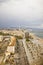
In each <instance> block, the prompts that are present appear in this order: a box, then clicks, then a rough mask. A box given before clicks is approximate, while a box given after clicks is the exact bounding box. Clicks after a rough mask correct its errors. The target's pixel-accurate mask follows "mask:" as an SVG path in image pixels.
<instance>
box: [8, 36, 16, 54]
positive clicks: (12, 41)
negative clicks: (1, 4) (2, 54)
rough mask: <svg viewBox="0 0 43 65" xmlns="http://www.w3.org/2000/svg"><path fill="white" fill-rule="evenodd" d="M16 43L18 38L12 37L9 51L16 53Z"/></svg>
mask: <svg viewBox="0 0 43 65" xmlns="http://www.w3.org/2000/svg"><path fill="white" fill-rule="evenodd" d="M15 44H16V38H15V37H11V42H10V44H9V46H8V47H7V51H8V52H10V53H14V52H15Z"/></svg>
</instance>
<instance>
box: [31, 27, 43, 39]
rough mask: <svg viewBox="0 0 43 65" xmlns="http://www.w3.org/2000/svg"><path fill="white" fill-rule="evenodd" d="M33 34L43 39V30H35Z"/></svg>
mask: <svg viewBox="0 0 43 65" xmlns="http://www.w3.org/2000/svg"><path fill="white" fill-rule="evenodd" d="M31 32H32V33H34V34H35V35H36V36H38V37H40V38H43V29H36V28H34V29H32V31H31Z"/></svg>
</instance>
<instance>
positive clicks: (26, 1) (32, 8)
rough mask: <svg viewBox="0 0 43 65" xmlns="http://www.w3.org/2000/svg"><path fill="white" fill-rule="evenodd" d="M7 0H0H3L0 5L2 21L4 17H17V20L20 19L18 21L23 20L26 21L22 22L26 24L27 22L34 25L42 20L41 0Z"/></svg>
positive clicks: (42, 6)
mask: <svg viewBox="0 0 43 65" xmlns="http://www.w3.org/2000/svg"><path fill="white" fill-rule="evenodd" d="M5 1H6V2H5ZM7 1H8V0H0V2H3V3H2V5H0V18H1V19H4V20H3V21H5V18H7V19H8V18H9V19H12V20H14V19H17V20H18V21H19V20H20V22H21V21H22V20H24V21H28V22H27V23H25V22H23V23H24V24H28V25H29V23H30V24H32V25H35V24H36V23H37V24H38V23H39V22H40V21H43V0H9V1H8V2H7ZM18 21H17V22H18ZM29 21H30V22H29ZM31 21H32V22H31ZM9 22H10V21H9ZM34 22H35V24H34ZM23 23H22V24H23Z"/></svg>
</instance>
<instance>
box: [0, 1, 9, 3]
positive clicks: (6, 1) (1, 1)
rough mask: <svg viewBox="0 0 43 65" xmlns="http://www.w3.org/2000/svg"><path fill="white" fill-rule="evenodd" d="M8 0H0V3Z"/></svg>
mask: <svg viewBox="0 0 43 65" xmlns="http://www.w3.org/2000/svg"><path fill="white" fill-rule="evenodd" d="M7 1H8V0H0V3H3V2H7Z"/></svg>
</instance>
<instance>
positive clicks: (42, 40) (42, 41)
mask: <svg viewBox="0 0 43 65" xmlns="http://www.w3.org/2000/svg"><path fill="white" fill-rule="evenodd" d="M30 35H31V36H32V37H33V39H37V40H38V41H39V42H40V43H43V38H40V37H38V36H36V35H35V34H34V33H30Z"/></svg>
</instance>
